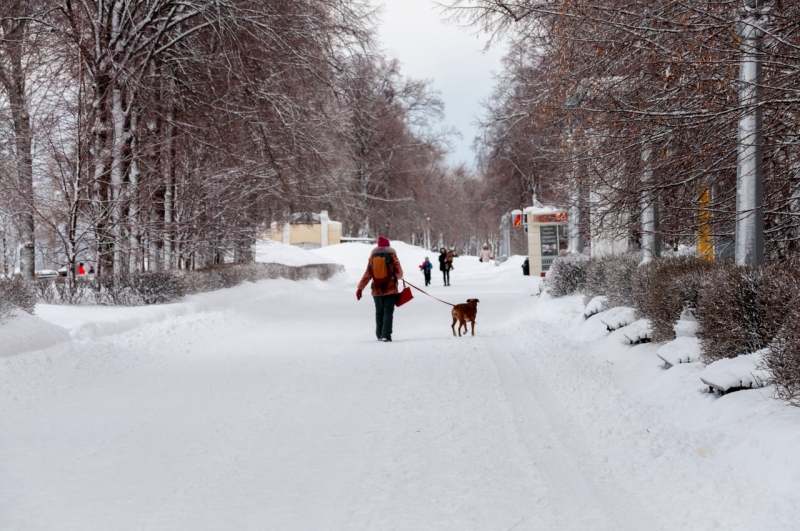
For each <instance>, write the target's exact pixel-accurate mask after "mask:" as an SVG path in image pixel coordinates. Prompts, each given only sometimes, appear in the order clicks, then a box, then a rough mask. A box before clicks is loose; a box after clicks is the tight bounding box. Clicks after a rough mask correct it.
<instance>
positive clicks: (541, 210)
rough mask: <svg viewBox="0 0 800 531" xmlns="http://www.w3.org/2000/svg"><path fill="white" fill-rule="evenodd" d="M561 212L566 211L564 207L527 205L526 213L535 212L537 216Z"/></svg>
mask: <svg viewBox="0 0 800 531" xmlns="http://www.w3.org/2000/svg"><path fill="white" fill-rule="evenodd" d="M561 212H566V210H564V209H563V208H556V207H553V206H542V205H538V206H529V207H525V213H526V214H533V215H535V216H541V215H545V214H559V213H561Z"/></svg>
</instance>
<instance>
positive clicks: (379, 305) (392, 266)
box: [356, 236, 403, 342]
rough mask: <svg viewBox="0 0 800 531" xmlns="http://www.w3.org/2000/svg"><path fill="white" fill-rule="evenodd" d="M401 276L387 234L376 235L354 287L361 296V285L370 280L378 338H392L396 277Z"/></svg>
mask: <svg viewBox="0 0 800 531" xmlns="http://www.w3.org/2000/svg"><path fill="white" fill-rule="evenodd" d="M402 278H403V268H402V267H401V266H400V259H399V258H397V251H395V250H394V249H393V248H392V247H391V244H390V242H389V240H388V239H387V238H384V237H383V236H380V237H378V246H377V247H375V248H374V249H373V250H372V253H370V256H369V260H368V261H367V270H366V271H365V272H364V276H363V277H361V282H359V283H358V288H357V289H356V299H357V300H361V296H362V293H363V291H364V288H365V287H367V283H368V282H369V281H370V280H372V299H373V300H374V301H375V336H376V337H377V338H378V340H379V341H384V342H388V341H391V340H392V320H393V318H394V306H395V302H396V301H397V293H398V291H397V281H398V280H401V279H402Z"/></svg>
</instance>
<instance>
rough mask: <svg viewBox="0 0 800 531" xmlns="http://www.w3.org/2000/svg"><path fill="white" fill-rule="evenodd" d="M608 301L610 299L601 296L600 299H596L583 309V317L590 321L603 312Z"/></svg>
mask: <svg viewBox="0 0 800 531" xmlns="http://www.w3.org/2000/svg"><path fill="white" fill-rule="evenodd" d="M607 300H608V298H607V297H605V296H604V295H600V296H599V297H595V298H594V299H592V300H590V301H589V304H587V305H586V308H584V309H583V316H584V317H585V318H586V319H588V318H589V317H591V316H593V315H594V314H596V313H600V312H602V311H603V308H604V307H605V304H606V301H607Z"/></svg>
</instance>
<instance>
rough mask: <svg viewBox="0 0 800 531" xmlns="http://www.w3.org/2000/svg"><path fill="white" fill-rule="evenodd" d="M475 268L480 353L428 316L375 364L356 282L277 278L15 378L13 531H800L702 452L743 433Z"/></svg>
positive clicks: (8, 508)
mask: <svg viewBox="0 0 800 531" xmlns="http://www.w3.org/2000/svg"><path fill="white" fill-rule="evenodd" d="M401 258H402V257H401ZM465 265H466V264H465ZM409 269H410V267H409ZM458 271H459V272H462V273H464V275H463V276H464V278H463V279H459V277H458V276H455V275H454V278H453V282H454V283H455V285H454V286H453V287H452V288H448V289H446V290H445V288H442V287H438V286H436V285H434V288H433V291H435V293H436V294H437V295H441V296H444V297H446V298H448V299H452V300H455V301H458V300H463V299H466V298H467V297H468V296H474V297H477V298H479V299H481V305H480V309H479V318H478V326H477V333H478V335H477V336H476V337H474V338H471V337H469V338H453V337H452V335H451V333H450V321H449V309H448V308H447V307H445V306H444V305H442V304H440V303H437V302H435V301H432V300H430V299H427V298H424V297H421V296H417V298H416V299H415V300H414V301H413V302H412V303H411V304H409V306H407V307H404V308H400V309H398V310H397V314H396V326H395V334H394V337H395V342H394V343H391V344H379V343H377V342H376V341H374V339H373V338H372V306H371V301H370V300H364V301H361V302H360V303H356V302H355V300H354V296H353V291H354V288H353V286H352V285H351V282H350V283H349V284H348V283H346V282H344V281H342V279H339V280H340V282H333V283H331V284H330V285H323V284H322V283H318V282H305V283H292V282H288V281H271V282H264V283H260V284H257V285H251V286H246V287H242V288H234V289H236V290H239V291H238V292H237V293H240V295H241V296H240V297H238V300H237V302H235V303H232V304H230V305H229V306H228V307H226V308H220V309H219V310H218V311H206V312H203V313H197V314H194V315H186V316H180V317H175V318H171V319H168V320H165V321H164V322H161V323H157V324H151V325H145V326H142V327H140V328H137V329H135V330H133V331H129V332H125V333H121V334H117V335H113V336H106V337H99V338H96V339H86V340H82V341H75V342H73V343H72V344H68V345H62V346H59V347H54V348H52V349H49V350H47V351H41V352H35V353H31V354H26V355H21V356H17V357H14V358H7V359H5V360H0V384H2V391H0V392H1V393H2V394H1V395H0V397H1V398H2V409H0V425H2V433H0V452H2V461H1V462H0V477H2V480H0V481H2V483H0V529H3V530H28V529H30V530H48V529H53V530H59V531H67V530H80V531H85V530H90V529H98V530H100V529H102V530H139V529H147V530H161V529H163V530H175V529H187V530H206V529H208V530H212V529H213V530H244V529H253V530H263V529H268V530H301V531H305V530H415V531H416V530H428V529H431V530H439V529H441V530H473V529H474V530H506V529H514V530H537V531H546V530H554V531H555V530H558V531H562V530H615V531H628V530H631V531H633V530H636V531H649V530H668V531H669V530H677V529H681V530H687V529H691V530H712V529H720V530H721V529H733V528H742V529H770V530H790V529H798V528H800V519H797V518H796V517H795V515H796V514H797V510H798V503H797V497H796V494H795V497H794V498H792V497H791V496H787V495H785V494H781V493H776V492H774V491H773V489H772V487H771V486H770V485H769V483H768V481H766V478H763V477H752V474H747V473H746V472H745V471H743V470H739V469H737V468H736V467H735V466H734V464H735V463H732V461H731V459H728V458H727V457H726V456H725V455H720V456H714V455H708V452H704V451H703V450H702V449H703V448H704V447H706V446H704V445H708V447H712V446H714V445H715V444H717V443H718V442H719V437H724V436H725V435H724V434H722V435H721V434H718V433H713V432H705V433H704V432H697V431H694V430H686V429H683V428H682V427H681V425H680V422H678V421H677V420H676V419H675V418H674V417H672V416H670V414H669V412H668V410H667V408H659V407H654V406H651V405H647V404H644V403H641V402H640V401H638V400H637V399H636V397H635V396H633V395H631V394H628V393H626V392H624V391H622V390H620V388H619V387H618V386H616V385H615V384H614V374H613V372H612V371H611V370H610V367H609V364H608V363H604V362H602V361H598V360H596V359H595V358H593V357H589V356H587V355H586V349H588V348H590V344H589V343H587V342H586V340H583V339H581V338H579V337H570V333H569V327H568V324H567V323H568V322H569V320H570V318H571V314H570V313H569V309H568V305H566V304H564V305H562V307H559V306H557V305H556V306H550V307H548V308H550V310H547V311H545V310H546V309H542V308H539V307H538V306H539V303H538V299H536V298H532V297H531V296H530V295H531V293H532V292H533V291H534V290H533V288H532V284H531V283H530V281H529V280H527V279H523V278H522V277H521V276H518V273H517V272H516V271H509V274H504V275H499V274H493V275H488V274H485V270H478V269H477V268H474V267H473V268H470V267H462V268H461V269H458ZM511 273H513V274H511ZM459 281H461V283H459ZM524 281H527V283H524ZM348 282H349V281H348ZM552 308H562V309H564V313H559V312H556V314H553V312H552ZM573 311H574V309H573ZM717 446H719V444H717ZM723 446H724V445H723ZM704 454H705V455H704Z"/></svg>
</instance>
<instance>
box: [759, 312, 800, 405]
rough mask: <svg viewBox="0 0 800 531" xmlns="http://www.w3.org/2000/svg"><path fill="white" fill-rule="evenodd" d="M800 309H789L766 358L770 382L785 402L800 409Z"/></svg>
mask: <svg viewBox="0 0 800 531" xmlns="http://www.w3.org/2000/svg"><path fill="white" fill-rule="evenodd" d="M798 324H800V307H798V306H797V305H796V304H795V305H794V306H793V307H792V308H790V309H789V311H788V314H787V316H786V319H785V320H784V325H783V326H782V327H781V329H780V330H778V333H777V334H776V336H775V339H774V340H773V341H772V343H771V344H770V348H769V351H768V352H767V354H766V356H765V361H766V364H767V367H768V368H769V370H770V373H771V377H770V382H769V383H771V384H773V385H774V386H775V390H776V392H777V394H778V397H780V398H781V399H783V400H786V401H787V402H789V403H790V404H792V405H794V406H798V407H800V326H798Z"/></svg>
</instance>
